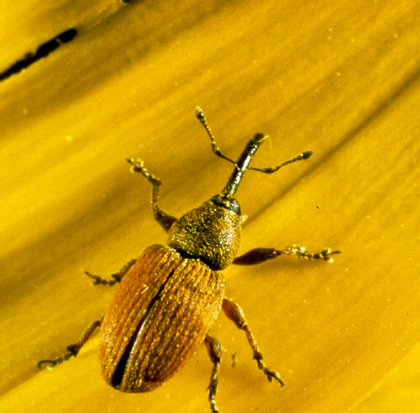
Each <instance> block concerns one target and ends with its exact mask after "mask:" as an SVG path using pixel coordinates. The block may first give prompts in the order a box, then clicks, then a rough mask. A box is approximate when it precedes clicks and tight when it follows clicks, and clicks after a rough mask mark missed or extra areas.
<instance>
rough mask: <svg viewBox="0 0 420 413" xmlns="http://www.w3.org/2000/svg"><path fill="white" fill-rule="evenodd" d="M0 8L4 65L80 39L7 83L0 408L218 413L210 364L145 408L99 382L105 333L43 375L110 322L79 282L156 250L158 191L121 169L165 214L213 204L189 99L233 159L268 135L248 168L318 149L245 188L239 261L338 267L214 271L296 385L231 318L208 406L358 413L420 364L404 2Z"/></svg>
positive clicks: (0, 121) (2, 97)
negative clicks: (264, 252)
mask: <svg viewBox="0 0 420 413" xmlns="http://www.w3.org/2000/svg"><path fill="white" fill-rule="evenodd" d="M2 9H5V8H4V7H2ZM9 9H10V7H9ZM9 9H5V10H1V13H0V15H2V16H3V19H2V26H1V27H2V28H1V29H0V30H1V39H2V44H3V45H4V48H5V50H6V51H5V52H4V53H2V55H1V56H0V71H2V70H6V69H7V68H8V67H10V65H12V64H13V63H14V62H16V61H17V60H19V59H22V58H23V57H24V56H25V54H26V53H27V52H35V51H36V50H37V48H38V47H39V46H40V45H41V44H43V43H45V42H46V41H48V40H49V39H53V38H54V36H56V35H58V34H59V33H62V32H63V31H65V30H67V29H69V28H76V29H77V35H76V37H75V38H74V39H73V40H72V41H71V42H68V43H63V44H61V45H60V46H59V47H58V48H57V49H56V50H55V51H53V52H51V53H50V54H49V55H48V56H46V57H45V58H42V59H39V60H38V61H36V62H35V63H33V64H32V65H31V66H29V67H28V68H26V69H25V70H23V71H21V72H19V73H17V74H14V75H12V76H10V77H8V78H7V79H5V80H3V81H2V82H0V125H1V135H2V144H1V155H0V156H1V167H2V173H1V175H0V187H1V189H2V197H1V208H0V210H1V213H2V220H1V222H2V227H1V229H2V231H1V232H0V233H1V239H0V243H1V244H0V245H1V249H0V251H1V252H0V254H1V263H2V266H1V268H2V283H1V297H2V298H1V302H0V309H1V314H2V316H1V318H0V323H1V324H0V331H1V332H2V335H3V337H2V340H1V344H0V346H1V347H0V353H1V355H2V357H1V361H2V362H1V363H0V369H1V370H0V373H1V374H0V391H1V393H2V394H3V396H2V397H1V398H0V411H5V412H6V411H46V412H47V411H65V412H67V411H68V412H70V411H72V412H91V411H109V412H120V411H125V412H130V411H133V412H134V411H144V412H162V411H171V412H176V411H179V412H196V411H209V406H208V402H207V400H206V398H207V394H206V391H205V389H206V387H207V385H208V381H209V376H210V369H211V364H210V361H209V360H208V357H207V354H206V352H205V349H204V348H200V350H199V351H198V352H197V355H196V356H195V357H194V358H193V359H192V360H191V361H190V363H189V364H188V365H187V367H186V368H185V369H184V370H182V371H181V372H180V373H179V374H178V375H177V376H175V377H174V378H173V379H172V380H170V381H169V382H168V383H167V384H166V385H165V386H164V387H162V388H160V389H158V390H156V391H154V392H151V393H146V394H139V395H132V394H130V395H127V394H123V393H119V392H117V391H115V390H113V389H112V388H110V387H108V386H107V385H106V384H105V383H104V382H103V381H102V379H101V377H100V371H99V362H98V359H97V344H98V338H97V337H95V338H93V339H92V340H91V341H89V342H88V344H87V345H86V346H85V347H84V348H83V349H82V351H81V353H80V355H79V356H78V357H77V359H72V360H70V361H68V362H66V363H64V364H63V365H61V366H59V367H56V368H55V369H52V370H38V369H37V367H36V363H37V361H38V360H40V359H44V358H50V357H55V356H57V355H59V354H61V353H62V352H63V351H64V350H65V348H66V345H68V344H70V343H72V342H74V341H75V340H76V339H77V338H78V337H79V335H80V333H81V332H82V331H83V329H84V327H85V326H87V325H88V324H89V323H90V322H91V321H93V320H94V319H97V318H98V317H99V316H100V315H101V314H103V313H104V312H105V311H106V308H107V304H108V302H109V300H110V297H111V295H112V290H111V289H109V288H107V287H101V286H99V287H95V288H90V286H89V282H88V280H86V279H85V277H84V276H83V273H82V271H81V270H82V269H89V270H90V271H91V272H97V273H99V274H102V275H104V276H105V275H107V274H110V273H112V272H116V271H118V270H119V269H120V268H121V267H122V266H123V265H124V264H125V262H127V261H128V260H129V259H131V258H133V257H136V256H138V255H139V254H140V253H141V251H142V250H143V249H144V248H145V247H146V246H147V245H149V244H152V243H156V242H158V243H165V241H166V236H165V234H164V233H162V231H161V229H160V228H159V226H158V225H157V224H156V223H155V222H154V221H153V217H152V214H151V213H150V206H149V202H150V201H149V199H150V188H149V186H148V184H147V182H145V181H144V180H142V179H140V177H139V176H137V175H133V174H130V173H129V171H128V164H126V162H125V160H124V159H125V158H126V157H134V158H135V157H141V158H142V159H143V160H144V161H145V163H146V165H147V167H148V169H149V170H150V172H152V173H153V174H155V175H157V176H158V177H160V178H161V180H162V181H163V186H162V190H161V205H162V207H163V208H165V209H166V210H167V211H168V212H169V213H171V214H174V215H176V216H179V215H180V214H182V213H184V212H185V211H187V210H189V209H190V208H192V207H195V206H197V205H199V204H201V203H202V202H203V201H205V200H206V199H208V198H210V197H211V196H213V195H214V194H215V193H217V192H219V191H220V190H221V189H222V187H223V185H224V184H225V182H226V179H227V177H228V176H229V174H230V172H231V165H230V164H229V163H227V162H224V161H223V160H221V159H219V158H217V157H216V156H214V155H213V154H212V152H211V148H210V142H209V140H208V137H207V136H206V134H205V131H204V130H203V129H202V127H201V125H200V124H199V123H198V122H197V120H196V119H195V117H194V110H195V107H196V106H197V105H200V107H201V108H202V109H203V110H204V112H205V113H206V116H207V120H208V122H209V124H210V126H211V128H212V130H213V133H214V135H215V137H216V140H217V142H218V145H219V146H220V148H221V149H222V151H223V152H224V153H225V154H226V155H227V156H230V157H236V156H237V155H238V154H239V153H240V151H241V150H242V149H243V146H244V145H245V143H246V141H247V139H248V138H249V137H250V136H251V135H252V134H254V133H255V132H264V133H266V134H269V135H270V137H271V139H270V140H269V141H268V142H265V145H264V147H263V148H261V150H260V152H259V153H258V155H257V156H256V158H255V162H254V163H253V165H254V166H255V167H267V166H275V165H276V164H278V163H280V162H281V161H283V160H287V159H289V158H291V157H293V156H295V155H297V154H299V153H301V152H302V151H304V150H313V151H314V155H313V156H312V157H311V158H310V159H309V160H306V161H305V162H300V163H297V164H294V165H290V166H287V167H285V168H284V169H282V170H281V171H279V172H278V173H276V174H274V175H271V176H266V175H263V174H260V173H256V172H255V173H251V172H249V173H248V174H247V176H246V177H245V179H244V182H243V184H242V185H241V188H240V190H239V193H238V199H239V201H240V202H241V206H242V210H243V213H244V214H247V215H248V216H249V218H248V220H247V221H246V223H245V224H244V231H243V238H242V246H241V251H243V252H245V251H247V250H248V249H251V248H254V247H260V246H261V247H275V248H283V247H285V246H286V245H290V244H301V245H304V246H306V247H307V248H308V250H310V251H318V250H321V249H322V248H324V247H327V246H328V247H331V248H334V249H340V250H341V251H342V253H341V255H338V256H335V261H334V263H332V264H328V263H325V262H307V261H299V260H297V259H293V258H279V259H277V260H274V261H272V262H269V263H265V264H261V265H260V266H256V267H233V266H232V267H230V268H228V269H227V270H226V271H225V273H226V278H227V292H228V295H229V297H231V298H232V299H234V300H235V301H237V302H238V303H239V304H240V305H241V307H242V308H243V310H244V312H245V314H246V316H247V319H248V322H249V325H250V327H251V328H252V330H253V332H254V334H255V336H256V337H257V340H258V343H259V346H260V348H261V350H262V352H263V354H264V356H265V361H266V362H267V364H268V366H269V367H271V368H272V369H274V370H277V371H279V372H280V373H281V375H282V379H283V380H284V381H285V383H286V386H285V387H284V388H280V386H278V385H277V384H276V383H272V384H270V383H268V382H267V380H266V379H265V378H264V377H263V375H262V374H261V373H260V372H259V371H258V370H257V368H256V366H255V362H254V361H253V360H251V352H250V350H249V348H248V345H247V343H246V339H245V337H244V334H243V333H242V332H240V331H238V330H237V329H236V328H235V326H234V325H232V323H230V322H229V321H228V320H226V319H225V317H224V316H223V315H222V314H221V315H220V317H219V319H218V321H217V322H216V324H215V325H214V327H213V329H212V334H213V335H214V336H216V337H217V338H218V339H219V340H220V341H221V342H222V345H223V346H224V349H225V356H224V361H223V364H222V370H221V376H220V385H219V390H218V394H217V401H218V405H219V407H220V410H221V411H223V412H244V411H251V410H255V411H257V410H258V411H260V412H345V411H349V410H350V409H351V408H352V407H353V406H355V405H356V404H357V403H360V402H361V401H363V399H364V398H366V397H367V396H368V395H369V394H371V392H372V391H373V390H374V389H376V388H378V387H379V386H380V384H381V383H382V382H383V381H384V379H385V380H386V377H387V375H388V374H389V373H390V372H391V371H393V370H394V369H395V368H396V367H397V366H398V365H399V363H400V362H401V360H402V359H403V358H404V356H405V355H406V354H407V353H408V352H409V351H410V350H412V349H415V348H417V350H416V351H417V354H418V352H419V350H418V346H417V347H416V344H417V343H419V338H420V328H419V327H420V318H419V310H420V300H419V291H420V290H419V287H420V285H419V275H418V265H417V259H418V255H419V244H420V243H419V239H420V238H419V227H420V225H419V221H420V219H419V213H418V200H419V195H420V190H419V183H418V182H419V178H420V176H419V175H420V173H419V167H418V164H419V162H418V159H419V156H420V143H419V139H418V137H419V131H420V120H419V119H420V118H419V116H418V114H419V113H420V100H419V97H418V90H419V87H420V80H419V73H420V72H419V61H418V58H417V56H418V50H419V47H420V40H419V39H420V38H419V36H418V10H417V6H416V5H415V4H414V3H409V2H403V3H401V2H397V1H391V2H387V3H386V4H384V3H383V2H382V3H366V2H353V3H351V4H350V3H349V2H344V1H338V2H333V3H327V2H323V3H319V2H300V3H298V4H297V3H296V2H288V3H284V2H282V3H279V2H274V1H268V2H257V1H251V2H246V4H244V3H243V2H241V3H240V2H211V1H207V2H194V1H192V2H182V3H180V4H178V3H176V4H171V5H166V4H164V3H162V2H160V3H159V2H147V1H146V2H144V1H133V2H132V3H130V4H127V5H123V4H121V3H119V2H117V1H110V0H108V1H102V2H100V3H95V5H91V4H89V5H88V6H87V5H86V2H80V4H79V3H78V2H70V3H68V4H67V3H59V4H56V3H54V6H49V5H44V3H42V4H37V5H35V4H33V3H31V2H26V3H24V4H22V5H21V4H19V6H16V8H13V10H9ZM413 351H415V350H413ZM235 352H236V354H237V357H238V364H237V365H236V366H235V368H232V367H230V358H231V355H232V354H233V353H235ZM390 377H391V376H390ZM385 383H386V381H385ZM400 386H401V387H404V382H403V383H402V384H400ZM417 393H418V389H417V388H416V386H412V394H417ZM399 394H401V393H397V392H396V394H395V398H393V399H392V398H391V397H390V398H389V405H390V406H394V405H395V400H399V399H398V397H399ZM405 395H406V397H405V398H404V399H405V400H409V399H410V396H411V393H410V392H409V391H407V393H406V394H405ZM372 397H373V396H372ZM372 400H373V401H374V399H372V398H371V399H370V400H369V401H366V402H365V403H370V402H372ZM378 403H380V401H378ZM365 406H366V405H365ZM378 406H380V407H383V404H382V405H381V404H378V405H369V407H371V411H380V409H378V408H377V407H378ZM398 406H400V407H401V408H402V409H401V410H400V411H404V412H407V411H410V408H411V407H412V406H410V405H409V401H406V402H405V404H403V403H401V404H399V405H398ZM385 407H386V406H385ZM358 409H360V410H358ZM362 409H363V403H362V404H359V405H358V406H357V407H355V408H354V411H355V412H357V411H360V412H363V410H362ZM411 411H414V410H411Z"/></svg>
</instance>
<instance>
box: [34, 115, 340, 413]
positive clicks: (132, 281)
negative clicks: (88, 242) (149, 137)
mask: <svg viewBox="0 0 420 413" xmlns="http://www.w3.org/2000/svg"><path fill="white" fill-rule="evenodd" d="M196 116H197V118H198V120H199V121H200V122H201V123H202V125H203V126H204V128H205V129H206V131H207V133H208V135H209V137H210V140H211V144H212V149H213V152H214V153H215V154H216V155H217V156H219V157H221V158H223V159H225V160H227V161H229V162H231V163H232V164H233V165H234V169H233V173H232V175H231V177H230V178H229V180H228V182H227V184H226V186H225V188H224V189H223V191H222V192H221V193H220V194H217V195H215V196H214V197H213V198H211V199H210V200H209V201H207V202H205V203H204V204H203V205H201V206H200V207H198V208H196V209H193V210H191V211H189V212H187V213H186V214H185V215H183V216H182V217H181V218H179V219H177V218H175V217H173V216H170V215H168V214H167V213H166V212H165V211H163V210H162V209H161V208H160V207H159V187H160V186H161V181H160V180H159V179H158V178H156V177H155V176H153V175H152V174H150V173H149V172H148V171H147V170H146V168H145V167H144V165H143V162H142V161H141V160H137V161H134V160H133V159H127V161H128V162H129V163H130V164H131V165H132V171H133V172H138V173H140V174H141V175H143V176H144V177H145V178H146V179H147V180H148V181H149V182H150V183H151V184H152V186H153V192H152V209H153V214H154V217H155V219H156V221H157V222H158V223H159V224H160V225H161V226H162V227H163V229H164V230H165V231H166V232H168V247H164V246H162V245H156V244H155V245H151V246H150V247H148V248H146V250H145V251H144V252H143V254H142V255H141V256H140V257H139V258H138V259H136V260H131V261H130V262H128V263H127V264H126V265H125V266H124V268H123V269H122V270H121V271H120V272H118V273H117V274H113V275H112V280H105V279H103V278H101V277H99V276H97V275H92V274H90V273H88V272H86V274H87V275H88V276H89V277H91V278H93V279H94V284H106V285H113V284H115V283H119V282H121V284H120V286H119V288H118V290H117V292H116V294H115V295H114V297H113V299H112V301H111V304H110V306H109V309H108V311H107V313H106V314H105V316H104V317H103V318H102V319H100V320H97V321H95V322H94V323H92V324H91V325H90V326H89V327H88V328H87V329H86V331H85V332H84V334H83V335H82V337H80V339H79V340H78V341H77V342H76V343H74V344H71V345H70V346H68V347H67V353H65V354H63V355H62V356H60V357H57V358H55V359H52V360H41V361H40V362H39V363H38V366H39V367H41V366H42V365H43V364H50V365H51V366H54V365H56V364H59V363H61V362H63V361H64V360H67V359H69V358H70V357H75V356H76V355H77V354H78V352H79V351H80V349H81V348H82V346H83V345H84V344H85V342H86V341H87V340H88V339H89V337H90V336H91V334H92V333H93V332H94V330H95V329H96V328H97V327H99V326H100V327H101V341H100V355H99V358H100V361H101V367H102V375H103V377H104V379H105V380H106V382H107V383H108V384H110V385H111V386H112V387H114V388H116V389H118V390H121V391H123V392H146V391H150V390H153V389H155V388H157V387H159V386H160V385H162V384H163V383H164V382H165V381H167V380H168V379H169V378H171V377H172V376H173V375H174V374H175V373H176V372H177V371H178V370H179V369H181V367H182V366H184V364H185V363H186V362H187V361H188V359H189V358H190V357H191V356H192V355H193V353H194V352H195V351H196V349H197V347H198V346H199V345H200V344H201V343H202V342H203V341H204V343H205V345H206V347H207V351H208V353H209V356H210V359H211V362H212V363H213V370H212V373H211V376H210V385H209V387H208V390H209V401H210V408H211V411H212V412H213V413H215V412H219V410H218V408H217V406H216V401H215V396H216V390H217V383H218V375H219V369H220V361H221V356H222V346H221V345H220V343H219V342H218V341H217V340H216V339H215V338H214V337H212V336H210V335H209V334H208V332H209V329H210V327H211V326H212V324H213V322H214V321H215V319H216V317H217V315H218V313H219V311H220V309H221V308H222V309H223V311H224V313H225V314H226V315H227V317H228V318H230V319H231V320H232V321H233V322H234V323H235V324H236V326H237V327H238V328H239V329H241V330H244V331H245V333H246V337H247V339H248V342H249V344H250V346H251V349H252V352H253V357H254V359H255V360H256V362H257V364H258V368H259V369H260V370H262V372H263V373H264V374H265V375H266V376H267V378H268V380H269V381H272V380H273V379H274V380H276V381H277V382H278V383H280V384H281V385H282V386H283V385H284V383H283V381H282V380H281V379H280V375H279V373H276V372H274V371H273V370H270V369H269V368H268V367H267V366H266V364H265V363H264V361H263V356H262V354H261V351H260V349H259V348H258V345H257V342H256V340H255V338H254V335H253V334H252V332H251V330H250V328H249V327H248V323H247V322H246V320H245V317H244V314H243V311H242V309H241V308H240V307H239V306H238V305H237V304H236V303H234V302H233V301H232V300H230V299H228V298H226V297H225V279H224V277H223V274H222V273H221V272H220V270H222V269H224V268H226V267H227V266H228V265H230V264H238V265H252V264H258V263H262V262H264V261H267V260H269V259H273V258H276V257H279V256H282V255H296V256H298V257H299V258H307V259H310V260H312V259H322V260H327V261H332V258H331V255H332V254H338V253H339V251H331V249H324V250H323V251H321V252H320V253H309V252H306V250H305V248H303V247H300V246H297V245H293V246H290V247H286V248H285V249H283V250H276V249H273V248H256V249H253V250H251V251H249V252H247V253H245V254H244V255H241V256H239V257H236V252H237V250H238V247H239V241H240V232H241V223H242V221H243V217H242V215H241V209H240V206H239V203H238V201H237V200H236V199H235V198H234V195H235V193H236V191H237V190H238V187H239V184H240V182H241V180H242V177H243V175H244V173H245V172H246V171H247V170H254V171H259V172H263V173H266V174H271V173H274V172H276V171H278V170H279V169H280V168H281V167H282V166H284V165H287V164H289V163H292V162H296V161H300V160H304V159H308V158H309V157H310V156H311V155H312V152H309V151H308V152H303V153H302V154H300V155H299V156H297V157H295V158H293V159H290V160H289V161H286V162H283V163H282V164H280V165H278V166H277V167H275V168H263V169H259V168H253V167H250V166H249V164H250V162H251V159H252V157H253V156H254V154H255V153H256V151H257V149H258V148H259V146H260V145H261V143H262V142H263V141H264V139H265V138H266V136H264V135H263V134H262V133H257V134H255V135H254V137H253V138H252V139H251V140H250V141H249V142H248V144H247V145H246V146H245V149H244V150H243V152H242V154H241V155H240V156H239V158H238V160H237V161H236V162H235V161H233V160H232V159H230V158H228V157H226V156H225V155H223V153H222V152H221V151H220V150H219V148H218V147H217V145H216V142H215V140H214V137H213V135H212V133H211V131H210V128H209V127H208V125H207V122H206V120H205V117H204V114H203V112H202V110H201V109H200V108H197V111H196Z"/></svg>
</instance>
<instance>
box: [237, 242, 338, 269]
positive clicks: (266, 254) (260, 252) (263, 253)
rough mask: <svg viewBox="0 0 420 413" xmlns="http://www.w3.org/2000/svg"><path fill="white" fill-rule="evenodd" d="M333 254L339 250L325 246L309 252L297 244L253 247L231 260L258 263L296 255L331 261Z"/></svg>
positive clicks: (309, 258) (240, 263) (239, 262)
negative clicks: (280, 248) (278, 248)
mask: <svg viewBox="0 0 420 413" xmlns="http://www.w3.org/2000/svg"><path fill="white" fill-rule="evenodd" d="M333 254H340V251H332V250H331V248H325V249H323V250H322V251H321V252H316V253H311V252H307V251H306V248H305V247H301V246H299V245H291V246H289V247H286V248H285V249H283V250H276V249H274V248H255V249H253V250H250V251H248V252H246V253H245V254H243V255H241V256H239V257H236V258H235V259H234V260H233V264H236V265H254V264H260V263H262V262H264V261H267V260H271V259H273V258H277V257H280V256H283V255H296V256H298V257H299V258H306V259H307V260H325V261H329V262H332V261H333V259H332V257H331V255H333Z"/></svg>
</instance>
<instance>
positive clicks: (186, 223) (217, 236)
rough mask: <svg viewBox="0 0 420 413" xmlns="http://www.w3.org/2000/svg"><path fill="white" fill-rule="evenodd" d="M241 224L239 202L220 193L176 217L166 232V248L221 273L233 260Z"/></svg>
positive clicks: (237, 245)
mask: <svg viewBox="0 0 420 413" xmlns="http://www.w3.org/2000/svg"><path fill="white" fill-rule="evenodd" d="M242 221H243V219H242V216H241V208H240V206H239V202H238V201H237V200H236V199H234V198H232V197H226V196H224V195H222V194H219V195H216V196H214V197H213V198H211V199H210V200H209V201H207V202H205V203H204V204H203V205H201V206H200V207H198V208H195V209H193V210H191V211H189V212H187V213H186V214H185V215H183V216H182V217H181V218H179V219H178V220H177V221H176V222H175V223H174V224H173V225H172V226H171V228H170V230H169V240H168V245H169V246H170V247H172V248H174V249H176V250H177V251H178V252H180V253H181V254H182V255H183V256H185V257H188V258H198V259H200V260H201V261H203V262H205V263H206V264H207V265H208V266H209V267H210V268H212V269H213V270H221V269H223V268H226V267H227V266H228V265H230V264H231V263H232V261H233V259H234V258H235V255H236V252H237V250H238V248H239V242H240V237H241V222H242Z"/></svg>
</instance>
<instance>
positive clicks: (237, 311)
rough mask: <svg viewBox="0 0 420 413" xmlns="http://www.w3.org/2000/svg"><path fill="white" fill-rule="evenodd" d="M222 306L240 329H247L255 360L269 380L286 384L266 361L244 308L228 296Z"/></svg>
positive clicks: (246, 332) (247, 336)
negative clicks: (246, 317) (249, 325)
mask: <svg viewBox="0 0 420 413" xmlns="http://www.w3.org/2000/svg"><path fill="white" fill-rule="evenodd" d="M222 308H223V311H224V312H225V314H226V316H227V317H228V318H229V319H230V320H232V321H233V322H234V323H235V324H236V327H238V328H239V329H240V330H243V331H245V334H246V338H247V339H248V343H249V345H250V346H251V349H252V351H253V353H254V360H256V362H257V364H258V368H259V369H260V370H262V371H263V373H264V374H265V375H266V376H267V379H268V380H269V381H272V380H273V379H274V380H277V381H278V382H279V383H280V384H281V385H282V386H284V383H283V381H282V380H281V378H280V374H279V373H276V372H275V371H273V370H270V369H269V368H268V367H267V366H266V364H265V363H264V361H263V355H262V353H261V351H260V349H259V348H258V345H257V341H256V340H255V337H254V335H253V334H252V332H251V330H250V329H249V327H248V323H247V321H246V319H245V315H244V312H243V311H242V308H241V307H239V305H238V304H236V303H235V302H233V301H232V300H229V299H228V298H226V297H225V298H224V299H223V303H222Z"/></svg>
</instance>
